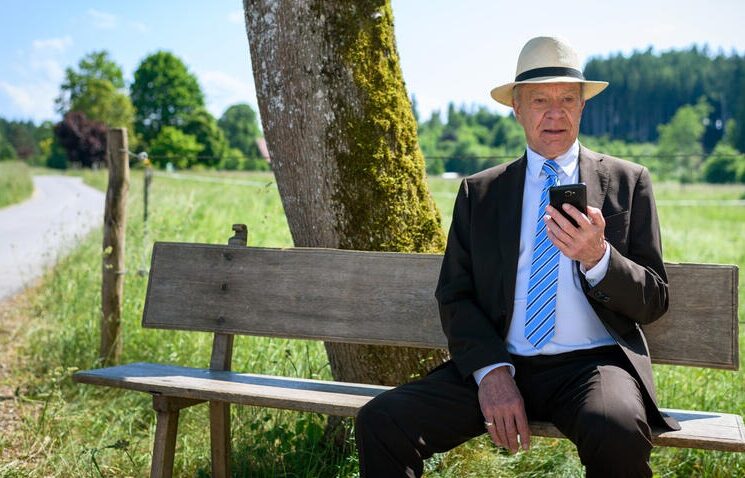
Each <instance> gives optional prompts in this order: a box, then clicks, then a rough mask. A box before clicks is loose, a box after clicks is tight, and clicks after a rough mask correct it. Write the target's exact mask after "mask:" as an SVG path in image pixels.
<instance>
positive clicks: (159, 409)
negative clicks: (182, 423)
mask: <svg viewBox="0 0 745 478" xmlns="http://www.w3.org/2000/svg"><path fill="white" fill-rule="evenodd" d="M203 402H204V400H194V399H190V398H178V397H167V396H163V395H159V394H153V409H155V411H156V413H157V414H158V415H157V420H158V421H157V422H155V442H154V444H153V463H152V466H151V468H150V478H171V476H172V475H173V458H174V455H175V453H176V433H177V432H178V415H179V410H181V409H182V408H186V407H191V406H193V405H196V404H198V403H203Z"/></svg>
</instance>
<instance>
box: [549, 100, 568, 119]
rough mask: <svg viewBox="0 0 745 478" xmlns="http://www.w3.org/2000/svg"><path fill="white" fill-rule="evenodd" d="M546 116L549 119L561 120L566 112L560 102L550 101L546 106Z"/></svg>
mask: <svg viewBox="0 0 745 478" xmlns="http://www.w3.org/2000/svg"><path fill="white" fill-rule="evenodd" d="M546 115H547V116H548V117H549V118H562V117H563V116H565V115H566V111H565V110H564V107H563V106H562V104H561V100H552V101H551V102H550V103H549V104H548V111H547V112H546Z"/></svg>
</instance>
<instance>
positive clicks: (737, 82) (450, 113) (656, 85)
mask: <svg viewBox="0 0 745 478" xmlns="http://www.w3.org/2000/svg"><path fill="white" fill-rule="evenodd" d="M585 76H586V77H587V78H588V79H595V80H607V81H609V82H610V85H609V87H608V88H607V89H606V90H605V91H603V93H601V94H600V95H598V96H596V97H594V98H593V99H592V100H591V101H588V103H587V106H586V108H585V112H584V115H583V119H582V125H581V135H580V140H581V141H582V142H583V143H584V144H585V145H586V146H588V147H590V148H593V149H597V150H600V151H603V152H605V153H608V154H613V155H616V156H620V157H624V158H627V159H630V160H632V161H636V162H639V163H641V164H644V165H645V166H647V167H648V168H649V169H650V170H651V171H652V173H653V174H654V175H655V176H656V177H657V178H659V179H669V180H678V181H683V182H690V181H700V180H704V181H709V182H745V155H743V154H742V153H743V152H745V57H743V56H740V55H738V54H737V53H736V52H732V53H730V54H725V53H723V52H718V53H717V54H712V53H711V52H710V51H709V50H708V49H707V48H706V47H697V46H694V47H691V48H689V49H687V50H672V51H667V52H662V53H655V52H653V51H652V50H651V49H649V50H646V51H637V52H634V53H633V54H631V55H629V56H623V55H621V54H615V55H610V56H608V57H606V58H592V59H590V61H589V62H588V63H587V65H586V68H585ZM56 107H57V111H58V112H59V114H60V115H61V116H62V120H60V121H59V122H57V123H52V122H49V121H47V122H43V123H41V124H39V125H36V124H34V123H33V122H30V121H7V120H4V119H2V118H0V159H9V158H10V159H12V158H20V159H22V160H25V161H26V162H29V163H30V164H40V165H47V166H52V167H61V168H64V167H67V165H68V164H70V163H72V164H77V165H82V166H84V167H91V166H95V165H97V164H100V163H101V162H102V161H103V159H104V152H105V144H104V143H105V131H106V128H107V127H120V126H125V127H127V128H128V129H129V131H130V149H132V150H136V151H142V150H144V151H148V153H149V154H150V156H151V158H152V159H153V162H154V164H155V165H156V166H159V167H164V166H165V165H167V164H168V163H171V164H172V165H174V166H175V167H176V168H179V169H184V168H193V167H202V168H213V169H266V168H268V167H269V165H268V164H267V162H266V161H265V160H264V159H263V158H262V157H261V155H260V152H259V147H258V144H259V143H258V141H257V140H259V139H260V135H261V131H260V128H259V125H258V121H257V115H256V113H255V112H254V111H253V109H252V108H251V107H250V106H249V105H247V104H241V105H233V106H231V107H230V108H228V109H227V110H226V111H225V113H224V114H223V115H222V117H221V118H219V119H217V118H214V117H213V116H212V115H211V114H210V113H209V112H208V111H207V110H206V109H205V103H204V94H203V92H202V90H201V88H200V86H199V83H198V80H197V78H196V76H195V75H194V74H193V73H191V72H190V71H189V70H188V67H187V66H186V65H185V64H184V63H183V61H182V60H181V59H179V58H178V57H176V56H175V55H174V54H172V53H170V52H163V51H160V52H155V53H153V54H151V55H148V56H147V57H146V58H144V59H143V61H142V62H141V64H140V65H139V67H138V68H137V70H136V71H135V73H134V81H132V83H131V84H129V85H127V84H125V81H124V78H123V75H122V72H121V68H120V67H119V66H118V65H117V64H116V63H115V62H114V61H113V60H112V59H111V58H110V57H109V55H108V53H107V52H105V51H99V52H91V53H89V54H87V55H85V56H84V57H83V58H82V59H81V60H80V62H79V63H78V65H77V66H76V67H70V68H67V70H66V74H65V79H64V81H63V83H62V84H61V85H60V93H59V96H58V98H57V100H56ZM412 108H413V109H414V114H415V116H416V117H417V121H418V124H419V143H420V146H421V149H422V152H423V153H424V156H425V159H426V167H427V172H428V173H429V174H441V173H444V172H455V173H459V174H472V173H475V172H477V171H480V170H482V169H485V168H488V167H490V166H493V165H496V164H499V163H502V162H505V161H508V160H511V159H514V158H516V157H517V156H519V155H521V154H522V152H523V151H524V149H525V138H524V136H523V132H522V129H521V127H520V126H519V125H518V124H517V122H516V121H515V119H514V118H513V117H512V116H511V115H500V114H497V113H495V112H493V111H491V110H490V109H488V108H486V107H475V108H466V107H463V106H460V107H458V106H456V105H454V104H450V105H449V107H448V110H447V111H446V112H440V111H435V112H433V113H432V115H431V116H430V117H429V118H426V119H424V118H420V117H419V115H418V113H417V105H416V99H415V98H412Z"/></svg>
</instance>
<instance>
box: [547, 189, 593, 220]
mask: <svg viewBox="0 0 745 478" xmlns="http://www.w3.org/2000/svg"><path fill="white" fill-rule="evenodd" d="M548 194H549V202H550V204H551V206H552V207H553V208H555V209H558V210H559V212H561V213H562V214H563V215H564V217H565V218H567V219H568V220H569V222H571V223H572V225H573V226H574V227H577V226H578V224H577V221H575V220H574V218H573V217H571V216H570V215H569V214H567V213H566V212H565V211H564V209H563V208H562V207H561V205H562V204H564V203H569V204H571V205H572V206H574V207H576V208H577V209H579V210H580V211H581V212H582V214H587V186H585V184H584V183H577V184H564V185H561V186H553V187H551V188H549V190H548Z"/></svg>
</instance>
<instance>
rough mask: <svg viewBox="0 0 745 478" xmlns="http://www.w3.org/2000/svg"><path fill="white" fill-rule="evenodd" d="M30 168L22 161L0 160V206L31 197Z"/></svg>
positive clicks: (32, 190)
mask: <svg viewBox="0 0 745 478" xmlns="http://www.w3.org/2000/svg"><path fill="white" fill-rule="evenodd" d="M33 192H34V184H33V181H32V180H31V170H30V169H29V168H28V166H27V165H26V163H24V162H23V161H0V208H2V207H5V206H9V205H11V204H15V203H19V202H21V201H24V200H26V199H28V198H29V197H31V193H33Z"/></svg>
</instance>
